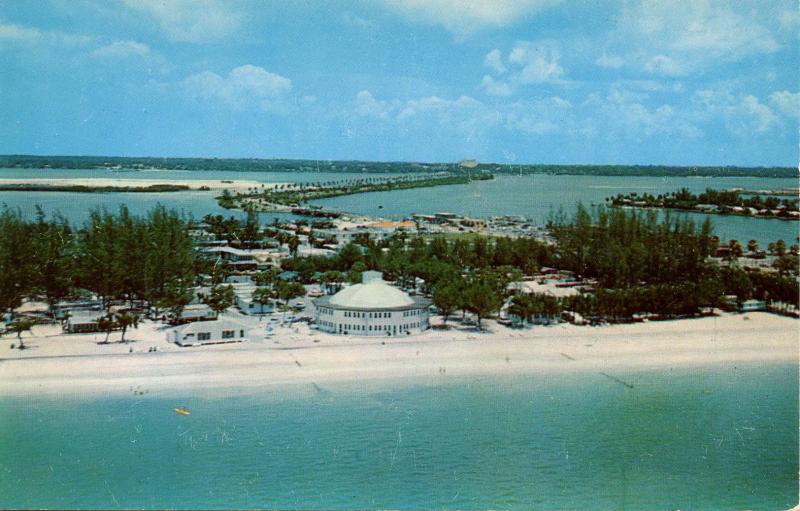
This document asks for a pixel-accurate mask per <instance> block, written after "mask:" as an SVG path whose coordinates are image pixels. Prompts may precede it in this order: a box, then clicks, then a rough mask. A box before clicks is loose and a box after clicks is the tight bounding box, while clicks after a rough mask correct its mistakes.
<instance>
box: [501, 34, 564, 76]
mask: <svg viewBox="0 0 800 511" xmlns="http://www.w3.org/2000/svg"><path fill="white" fill-rule="evenodd" d="M558 60H559V54H558V50H557V49H556V48H555V46H554V45H552V44H550V43H530V42H525V41H523V42H520V43H517V45H516V46H515V47H514V49H512V50H511V53H510V54H509V56H508V61H509V62H510V63H511V64H515V65H517V66H519V67H521V69H520V71H519V73H518V74H517V75H516V79H517V81H518V82H519V83H521V84H535V83H554V82H558V81H559V80H560V78H561V76H562V75H563V74H564V69H563V68H562V67H561V65H559V63H558Z"/></svg>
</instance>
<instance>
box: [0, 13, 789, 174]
mask: <svg viewBox="0 0 800 511" xmlns="http://www.w3.org/2000/svg"><path fill="white" fill-rule="evenodd" d="M798 5H799V4H798V2H797V0H770V1H760V0H759V1H748V0H738V1H711V0H708V1H704V0H691V1H675V0H660V1H644V0H615V1H608V2H603V1H599V2H595V1H592V2H590V1H567V0H562V1H559V0H471V1H470V0H352V1H337V0H318V1H305V0H285V1H282V0H273V1H255V0H192V1H189V0H0V153H4V154H10V153H13V154H59V155H81V154H84V155H108V156H111V155H119V156H203V157H242V158H271V157H275V158H309V159H361V160H390V161H394V160H402V161H444V162H447V161H458V160H461V159H467V158H476V159H478V160H480V161H484V162H499V163H512V164H513V163H580V164H654V165H657V164H664V165H690V166H691V165H754V166H760V165H764V166H772V165H780V166H796V165H797V164H798V117H799V116H800V92H799V90H800V79H799V76H800V75H798V70H800V56H799V54H798V50H799V48H800V44H798V43H800V37H799V34H800V11H798V8H799V7H798Z"/></svg>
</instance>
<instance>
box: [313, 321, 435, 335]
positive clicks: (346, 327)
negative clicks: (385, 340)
mask: <svg viewBox="0 0 800 511" xmlns="http://www.w3.org/2000/svg"><path fill="white" fill-rule="evenodd" d="M319 324H320V325H321V326H326V327H330V328H334V329H335V328H336V324H334V323H331V322H330V321H320V322H319ZM422 326H423V324H422V322H421V321H420V322H419V323H407V324H405V325H400V327H399V328H400V330H411V329H412V328H422ZM339 327H340V328H339V330H340V331H347V332H350V331H355V332H358V331H360V332H378V331H384V330H391V329H392V325H339Z"/></svg>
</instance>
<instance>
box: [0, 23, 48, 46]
mask: <svg viewBox="0 0 800 511" xmlns="http://www.w3.org/2000/svg"><path fill="white" fill-rule="evenodd" d="M41 37H42V33H41V32H40V31H39V30H37V29H35V28H29V27H23V26H21V25H13V24H7V25H0V41H6V42H31V41H36V40H38V39H40V38H41Z"/></svg>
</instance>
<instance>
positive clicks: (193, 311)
mask: <svg viewBox="0 0 800 511" xmlns="http://www.w3.org/2000/svg"><path fill="white" fill-rule="evenodd" d="M215 319H217V313H216V312H214V311H213V310H211V307H209V306H208V305H206V304H204V303H192V304H189V305H187V306H185V307H184V308H183V310H182V311H181V314H180V316H178V318H177V320H178V322H179V323H189V322H191V321H212V320H215Z"/></svg>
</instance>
